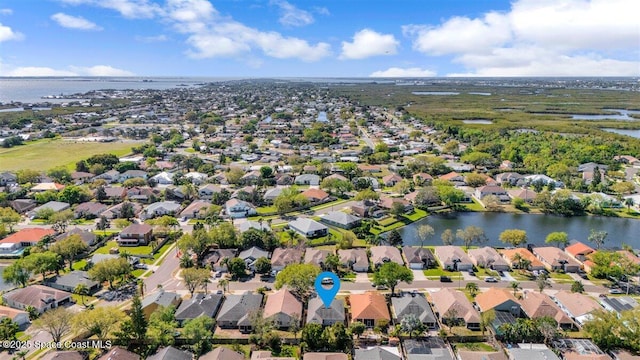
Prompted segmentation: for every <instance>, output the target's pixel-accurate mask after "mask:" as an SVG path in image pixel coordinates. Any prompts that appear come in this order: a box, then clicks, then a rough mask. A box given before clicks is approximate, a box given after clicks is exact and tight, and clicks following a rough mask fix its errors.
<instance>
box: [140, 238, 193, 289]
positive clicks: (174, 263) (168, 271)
mask: <svg viewBox="0 0 640 360" xmlns="http://www.w3.org/2000/svg"><path fill="white" fill-rule="evenodd" d="M179 268H180V258H179V257H178V249H177V248H174V249H172V250H170V251H169V253H168V254H167V256H166V258H165V259H164V261H163V262H162V264H161V265H160V266H159V267H158V268H157V269H156V270H155V272H154V273H153V274H151V276H149V277H148V278H146V279H145V280H144V285H145V287H146V289H145V292H146V293H151V292H153V291H154V290H155V289H157V288H158V285H162V288H163V289H165V290H184V289H186V288H185V287H184V284H181V282H180V281H179V280H177V279H176V278H175V277H174V273H175V272H177V270H178V269H179ZM180 285H183V286H182V287H180Z"/></svg>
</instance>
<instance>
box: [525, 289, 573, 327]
mask: <svg viewBox="0 0 640 360" xmlns="http://www.w3.org/2000/svg"><path fill="white" fill-rule="evenodd" d="M520 305H521V306H522V311H523V312H524V313H525V314H526V315H527V316H528V317H529V318H530V319H537V318H541V317H545V316H548V317H550V318H552V319H554V320H555V321H556V323H557V324H558V326H559V327H561V328H563V329H573V328H574V327H575V323H574V322H573V320H571V318H570V317H569V316H568V315H567V314H565V313H564V311H562V309H560V307H559V306H558V305H557V304H556V303H555V302H554V301H553V300H551V298H550V297H549V295H547V294H543V293H537V292H534V291H528V292H527V293H526V294H525V297H524V299H522V300H520Z"/></svg>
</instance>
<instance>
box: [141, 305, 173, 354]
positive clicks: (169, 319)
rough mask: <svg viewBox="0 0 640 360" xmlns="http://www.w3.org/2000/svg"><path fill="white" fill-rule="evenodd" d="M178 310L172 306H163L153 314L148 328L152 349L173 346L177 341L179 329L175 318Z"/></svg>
mask: <svg viewBox="0 0 640 360" xmlns="http://www.w3.org/2000/svg"><path fill="white" fill-rule="evenodd" d="M175 313H176V308H175V307H174V306H173V305H172V306H168V307H165V306H161V307H159V308H158V309H156V310H155V311H154V312H152V313H151V316H150V317H149V326H148V328H147V338H148V339H149V342H150V343H151V348H152V349H154V348H157V347H159V346H171V345H173V342H174V340H175V338H174V334H175V331H176V328H177V327H178V322H177V321H176V317H175Z"/></svg>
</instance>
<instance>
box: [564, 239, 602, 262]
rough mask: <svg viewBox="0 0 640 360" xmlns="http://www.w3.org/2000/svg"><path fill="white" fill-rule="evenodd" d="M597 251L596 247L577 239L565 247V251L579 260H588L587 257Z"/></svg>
mask: <svg viewBox="0 0 640 360" xmlns="http://www.w3.org/2000/svg"><path fill="white" fill-rule="evenodd" d="M595 251H596V250H595V249H593V248H592V247H590V246H589V245H587V244H584V243H581V242H580V241H575V242H573V243H572V244H571V245H569V246H567V247H566V248H565V249H564V252H566V253H567V254H569V256H571V257H572V258H573V259H574V260H576V261H579V262H584V261H585V260H587V257H588V256H589V255H590V254H592V253H594V252H595Z"/></svg>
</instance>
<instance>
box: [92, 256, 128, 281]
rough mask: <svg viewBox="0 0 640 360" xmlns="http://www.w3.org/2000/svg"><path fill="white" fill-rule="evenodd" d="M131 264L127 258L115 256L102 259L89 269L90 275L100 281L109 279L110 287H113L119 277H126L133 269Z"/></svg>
mask: <svg viewBox="0 0 640 360" xmlns="http://www.w3.org/2000/svg"><path fill="white" fill-rule="evenodd" d="M132 270H133V269H132V267H131V264H129V261H128V260H127V259H125V258H122V257H119V258H113V259H107V260H102V261H100V262H98V263H97V264H94V265H93V267H91V269H89V276H90V277H91V279H93V280H95V281H99V282H104V281H107V282H108V283H109V288H110V289H113V288H114V287H113V282H114V281H116V280H117V279H124V278H125V277H126V276H128V275H129V274H130V273H131V271H132Z"/></svg>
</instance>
